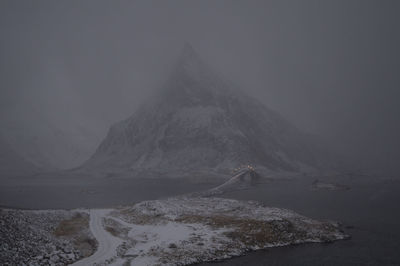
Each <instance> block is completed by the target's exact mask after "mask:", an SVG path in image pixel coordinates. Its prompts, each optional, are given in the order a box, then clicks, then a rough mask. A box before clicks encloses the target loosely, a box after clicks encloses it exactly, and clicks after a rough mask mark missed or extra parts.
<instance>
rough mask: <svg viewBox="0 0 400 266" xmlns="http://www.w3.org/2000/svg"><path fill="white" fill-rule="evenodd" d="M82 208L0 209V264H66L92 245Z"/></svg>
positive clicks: (89, 253) (93, 242) (93, 240)
mask: <svg viewBox="0 0 400 266" xmlns="http://www.w3.org/2000/svg"><path fill="white" fill-rule="evenodd" d="M88 221H89V215H88V214H87V213H86V212H84V211H61V210H57V211H28V210H10V209H0V265H67V264H70V263H73V262H75V261H77V260H79V259H81V258H83V257H85V256H89V255H91V254H92V253H93V251H94V250H95V248H96V240H95V239H94V238H93V237H92V235H91V233H90V230H89V227H88Z"/></svg>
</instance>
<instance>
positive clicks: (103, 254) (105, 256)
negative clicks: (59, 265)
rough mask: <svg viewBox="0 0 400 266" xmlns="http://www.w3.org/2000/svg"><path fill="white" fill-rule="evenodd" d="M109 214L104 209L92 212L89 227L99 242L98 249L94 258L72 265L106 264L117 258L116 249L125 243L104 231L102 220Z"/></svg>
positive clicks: (92, 210)
mask: <svg viewBox="0 0 400 266" xmlns="http://www.w3.org/2000/svg"><path fill="white" fill-rule="evenodd" d="M108 212H109V210H104V209H91V210H90V223H89V227H90V230H91V231H92V234H93V236H94V237H95V238H96V240H97V242H98V247H97V250H96V252H95V253H94V254H93V255H92V256H90V257H87V258H84V259H82V260H80V261H77V262H75V263H74V264H72V265H73V266H88V265H93V264H95V263H96V264H104V263H105V261H106V260H110V259H111V258H113V257H115V256H116V253H117V252H116V249H117V247H118V246H119V245H120V244H122V242H123V241H122V240H121V239H119V238H117V237H114V236H112V235H111V234H110V233H108V232H107V231H106V230H104V227H103V224H102V219H103V217H105V216H106V214H107V213H108Z"/></svg>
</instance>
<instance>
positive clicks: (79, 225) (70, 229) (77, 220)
mask: <svg viewBox="0 0 400 266" xmlns="http://www.w3.org/2000/svg"><path fill="white" fill-rule="evenodd" d="M88 227H89V218H88V217H87V216H83V215H82V214H81V213H76V214H75V215H74V216H73V217H72V218H71V219H68V220H63V221H61V222H60V223H59V224H58V226H57V228H56V229H55V230H54V235H55V236H58V237H60V236H66V237H68V236H73V235H76V234H77V233H79V232H80V231H82V229H83V228H88Z"/></svg>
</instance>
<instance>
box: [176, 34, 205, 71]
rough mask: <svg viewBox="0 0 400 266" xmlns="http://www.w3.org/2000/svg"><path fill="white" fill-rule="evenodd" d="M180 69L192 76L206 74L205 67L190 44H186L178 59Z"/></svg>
mask: <svg viewBox="0 0 400 266" xmlns="http://www.w3.org/2000/svg"><path fill="white" fill-rule="evenodd" d="M178 69H179V70H180V71H182V70H183V71H184V72H186V73H190V74H199V72H204V69H205V65H204V63H203V62H202V60H201V59H200V56H199V55H198V54H197V52H196V51H195V50H194V48H193V46H192V45H191V44H190V43H188V42H187V43H185V45H184V46H183V48H182V51H181V53H180V56H179V59H178Z"/></svg>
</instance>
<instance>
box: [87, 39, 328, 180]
mask: <svg viewBox="0 0 400 266" xmlns="http://www.w3.org/2000/svg"><path fill="white" fill-rule="evenodd" d="M327 154H328V153H326V152H325V151H323V149H320V148H319V147H318V145H317V141H314V140H313V138H312V137H311V136H309V135H307V134H304V133H302V132H301V131H300V130H298V129H297V128H296V127H295V126H293V125H292V124H290V123H289V122H288V121H287V120H285V119H284V118H283V117H282V116H280V115H279V114H278V113H276V112H274V111H272V110H271V109H269V108H267V107H266V106H264V105H263V104H262V103H260V102H259V101H257V100H256V99H254V98H252V97H250V96H248V95H246V94H245V93H244V92H243V91H242V90H240V89H238V88H236V86H235V85H233V84H231V83H230V82H228V81H226V80H224V79H223V78H221V77H220V76H219V75H218V74H216V72H215V71H214V70H213V69H212V68H211V67H209V66H208V65H207V64H206V63H205V62H203V61H202V59H201V58H200V57H199V55H198V54H197V53H196V52H195V50H194V49H193V48H192V46H191V45H190V44H186V45H185V46H184V48H183V50H182V53H181V55H180V57H179V59H178V60H177V64H176V66H175V68H174V69H173V71H172V73H171V75H170V77H169V78H168V80H167V82H166V84H165V85H164V86H163V87H162V88H161V89H160V90H159V91H158V93H156V95H155V96H154V97H152V98H151V99H149V100H148V101H147V102H145V103H144V104H143V105H142V106H141V108H139V109H138V110H137V111H136V112H135V113H134V114H133V115H132V116H131V117H129V118H128V119H126V120H123V121H121V122H118V123H116V124H114V125H113V126H112V127H111V128H110V130H109V132H108V134H107V137H106V138H105V139H104V140H103V142H102V143H101V145H100V146H99V147H98V149H97V150H96V152H95V154H94V155H93V156H92V157H91V158H90V160H88V161H87V162H86V163H85V164H84V165H83V168H86V169H88V168H89V169H109V170H111V171H112V170H117V171H121V169H125V170H128V171H133V172H135V171H139V172H140V171H155V172H157V171H158V172H159V173H160V174H172V173H173V174H178V173H179V174H188V173H193V172H198V171H200V172H203V171H204V172H205V171H207V172H215V173H224V174H229V173H230V172H231V171H232V169H234V168H235V167H238V166H240V165H243V164H252V165H255V166H256V167H257V168H258V171H264V172H270V171H273V172H279V171H288V172H309V171H315V170H321V169H329V168H330V167H331V166H333V165H334V164H335V162H334V161H332V157H329V156H328V155H327Z"/></svg>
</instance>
